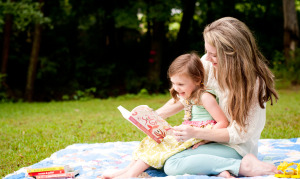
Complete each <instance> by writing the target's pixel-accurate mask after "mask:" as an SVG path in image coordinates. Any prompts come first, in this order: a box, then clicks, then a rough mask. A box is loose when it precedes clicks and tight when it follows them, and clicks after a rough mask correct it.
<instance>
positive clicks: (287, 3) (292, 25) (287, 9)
mask: <svg viewBox="0 0 300 179" xmlns="http://www.w3.org/2000/svg"><path fill="white" fill-rule="evenodd" d="M282 3H283V16H284V26H283V29H284V36H283V43H284V44H283V45H284V55H285V57H286V60H287V63H288V61H289V60H290V59H291V58H293V57H294V55H295V50H296V47H297V44H298V40H299V27H298V19H297V12H296V8H295V0H282Z"/></svg>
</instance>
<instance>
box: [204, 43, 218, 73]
mask: <svg viewBox="0 0 300 179" xmlns="http://www.w3.org/2000/svg"><path fill="white" fill-rule="evenodd" d="M205 50H206V53H207V56H206V60H207V61H209V62H211V63H212V65H213V67H215V68H217V67H218V58H217V49H216V48H215V47H213V46H211V45H210V44H209V43H207V42H206V41H205Z"/></svg>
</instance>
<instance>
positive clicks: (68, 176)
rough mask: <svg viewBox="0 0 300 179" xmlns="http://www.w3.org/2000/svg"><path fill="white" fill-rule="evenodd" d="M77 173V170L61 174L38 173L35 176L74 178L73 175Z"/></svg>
mask: <svg viewBox="0 0 300 179" xmlns="http://www.w3.org/2000/svg"><path fill="white" fill-rule="evenodd" d="M78 173H79V171H77V170H76V171H74V172H68V173H61V174H50V175H38V176H35V178H36V179H47V178H53V179H55V178H60V179H61V178H75V176H76V175H77V174H78Z"/></svg>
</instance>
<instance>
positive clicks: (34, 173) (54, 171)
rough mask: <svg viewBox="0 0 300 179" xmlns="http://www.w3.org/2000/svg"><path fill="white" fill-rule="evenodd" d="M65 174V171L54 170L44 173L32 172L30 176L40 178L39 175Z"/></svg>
mask: <svg viewBox="0 0 300 179" xmlns="http://www.w3.org/2000/svg"><path fill="white" fill-rule="evenodd" d="M61 173H65V170H64V169H62V170H53V171H42V172H32V173H28V175H29V176H38V175H52V174H61Z"/></svg>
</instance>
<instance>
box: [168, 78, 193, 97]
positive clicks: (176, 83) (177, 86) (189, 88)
mask: <svg viewBox="0 0 300 179" xmlns="http://www.w3.org/2000/svg"><path fill="white" fill-rule="evenodd" d="M170 80H171V82H172V87H173V89H174V90H175V91H176V92H177V93H178V95H179V96H181V97H183V98H184V99H188V98H189V97H190V96H191V94H192V92H193V91H194V90H195V89H196V87H197V84H196V83H195V82H194V81H193V80H192V78H191V77H189V76H188V75H182V74H180V75H173V76H172V77H171V78H170Z"/></svg>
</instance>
